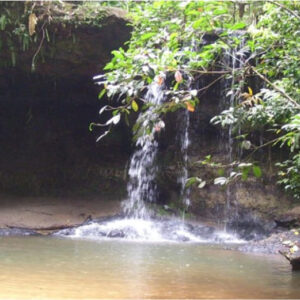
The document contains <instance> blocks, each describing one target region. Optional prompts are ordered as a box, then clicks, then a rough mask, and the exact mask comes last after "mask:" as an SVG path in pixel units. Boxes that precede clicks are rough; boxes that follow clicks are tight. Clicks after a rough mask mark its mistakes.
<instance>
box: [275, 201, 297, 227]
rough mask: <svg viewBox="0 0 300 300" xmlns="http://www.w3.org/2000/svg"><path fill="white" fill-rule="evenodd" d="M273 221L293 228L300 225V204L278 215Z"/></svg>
mask: <svg viewBox="0 0 300 300" xmlns="http://www.w3.org/2000/svg"><path fill="white" fill-rule="evenodd" d="M275 222H276V223H277V225H278V226H281V227H285V228H293V227H298V226H300V206H296V207H294V208H293V209H290V210H288V211H286V212H284V213H282V214H281V215H279V216H278V217H277V218H276V219H275Z"/></svg>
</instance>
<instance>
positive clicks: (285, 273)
mask: <svg viewBox="0 0 300 300" xmlns="http://www.w3.org/2000/svg"><path fill="white" fill-rule="evenodd" d="M0 298H1V299H57V298H63V299H70V298H71V299H89V298H122V299H124V298H138V299H141V298H300V273H299V272H298V273H296V272H292V271H291V269H290V266H289V264H288V263H287V262H286V261H285V260H284V258H281V257H280V256H259V255H249V254H243V253H239V252H236V251H228V250H222V249H221V248H218V247H216V246H208V245H197V244H184V243H169V244H168V243H138V242H126V241H91V240H72V239H60V238H49V237H1V238H0Z"/></svg>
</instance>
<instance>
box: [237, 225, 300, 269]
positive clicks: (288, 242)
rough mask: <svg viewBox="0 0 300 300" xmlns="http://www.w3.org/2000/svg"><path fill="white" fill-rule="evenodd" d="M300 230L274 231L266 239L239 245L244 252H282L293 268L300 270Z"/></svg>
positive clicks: (239, 248)
mask: <svg viewBox="0 0 300 300" xmlns="http://www.w3.org/2000/svg"><path fill="white" fill-rule="evenodd" d="M299 249H300V230H299V229H292V230H290V231H284V232H280V233H274V234H272V235H271V236H270V237H268V238H266V239H262V240H259V241H251V242H249V243H247V244H245V245H242V246H240V247H238V250H240V251H243V252H253V253H264V254H278V253H280V254H282V255H284V256H285V257H286V258H287V259H288V260H289V261H290V263H291V265H292V268H293V270H299V269H300V268H299V262H300V250H299Z"/></svg>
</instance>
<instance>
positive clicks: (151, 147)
mask: <svg viewBox="0 0 300 300" xmlns="http://www.w3.org/2000/svg"><path fill="white" fill-rule="evenodd" d="M145 101H146V102H147V103H148V104H149V108H148V110H147V111H146V112H142V113H141V114H140V116H139V117H138V120H137V124H138V125H139V129H138V130H137V131H138V132H137V135H138V137H137V141H136V147H137V149H136V151H135V152H134V154H133V155H132V158H131V161H130V166H129V182H128V186H127V191H128V197H127V199H126V200H125V201H124V202H123V205H122V207H123V212H124V215H125V217H121V218H120V217H113V218H109V219H106V220H98V221H97V220H93V221H88V222H87V223H86V224H83V225H81V226H79V227H77V228H72V229H65V230H62V231H59V232H57V233H56V234H57V235H60V236H61V235H62V236H66V235H67V236H70V237H80V238H82V237H86V238H96V239H99V238H125V239H129V240H143V241H145V240H148V241H192V242H205V243H208V242H209V243H219V242H222V243H224V242H228V243H230V242H231V243H237V242H240V240H239V239H237V238H236V237H235V236H234V235H231V234H227V233H224V232H223V231H217V230H216V229H215V228H213V227H210V226H205V225H201V224H191V223H187V222H184V220H182V219H176V218H165V219H162V218H156V219H155V218H154V217H153V216H151V214H152V213H151V211H150V210H149V209H148V208H147V205H146V203H147V202H155V201H156V200H157V194H158V193H157V186H156V184H155V179H156V175H157V171H158V170H157V166H156V163H155V160H156V156H157V152H158V146H159V144H158V140H157V135H158V133H159V132H160V131H161V130H162V129H163V128H164V122H163V121H162V120H160V118H159V115H158V114H157V113H156V109H157V107H158V106H159V105H161V103H162V102H163V101H164V92H163V89H162V86H161V85H159V84H157V83H153V84H151V85H150V86H149V87H148V92H147V94H146V96H145ZM183 114H184V117H183V118H181V122H180V124H181V126H180V128H181V129H180V131H179V138H180V148H181V155H182V161H183V166H182V172H181V175H180V177H179V179H178V181H179V183H180V184H181V192H180V194H181V195H180V196H181V198H182V199H183V203H184V205H185V207H186V208H188V207H189V205H190V199H189V190H187V189H185V183H186V180H187V178H188V147H189V125H190V117H189V112H188V110H184V111H183ZM149 128H152V129H151V130H149Z"/></svg>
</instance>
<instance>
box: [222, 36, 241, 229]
mask: <svg viewBox="0 0 300 300" xmlns="http://www.w3.org/2000/svg"><path fill="white" fill-rule="evenodd" d="M237 37H239V38H241V43H240V45H239V46H238V47H237V48H234V49H230V51H228V52H226V53H225V57H224V64H225V65H226V67H229V68H231V80H226V81H225V90H227V89H230V93H229V94H230V95H229V97H222V99H223V102H226V103H222V105H223V107H222V109H224V105H225V107H226V108H227V109H228V106H229V109H230V110H231V109H233V107H234V105H235V99H236V95H237V94H238V93H239V92H240V90H239V89H240V85H239V86H238V87H237V88H236V87H235V85H236V83H237V78H236V71H237V69H239V68H242V66H243V64H244V55H245V54H244V52H243V50H244V46H245V39H244V38H243V36H240V35H238V36H237ZM228 100H229V105H228ZM238 131H239V132H240V128H239V129H238ZM232 133H233V126H232V124H229V126H228V133H227V147H226V148H227V153H228V158H227V162H228V164H229V165H230V164H231V163H232V162H233V160H234V159H233V142H234V141H233V134H232ZM237 154H238V156H240V155H242V150H241V151H239V152H238V153H237ZM231 172H232V168H231V167H229V174H231ZM233 198H234V197H233V193H232V189H231V186H230V185H228V186H227V188H226V203H225V210H224V217H225V218H224V230H225V231H227V225H228V223H229V222H230V221H231V220H232V219H233V218H234V217H236V210H235V209H233V207H232V202H233V200H234V199H233Z"/></svg>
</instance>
